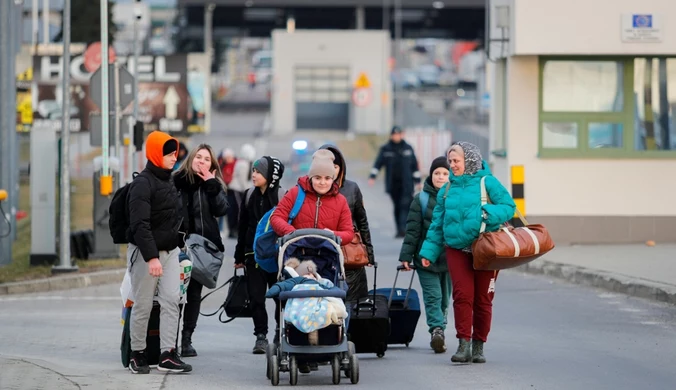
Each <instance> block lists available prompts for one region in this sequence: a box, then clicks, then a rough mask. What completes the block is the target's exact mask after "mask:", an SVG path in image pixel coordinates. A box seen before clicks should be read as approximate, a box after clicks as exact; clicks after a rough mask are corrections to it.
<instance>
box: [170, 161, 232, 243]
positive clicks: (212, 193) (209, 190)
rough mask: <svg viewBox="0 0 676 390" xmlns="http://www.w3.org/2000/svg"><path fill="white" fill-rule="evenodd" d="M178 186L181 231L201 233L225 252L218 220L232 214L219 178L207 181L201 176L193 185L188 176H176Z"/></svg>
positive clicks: (196, 177)
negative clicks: (229, 211)
mask: <svg viewBox="0 0 676 390" xmlns="http://www.w3.org/2000/svg"><path fill="white" fill-rule="evenodd" d="M174 184H175V185H176V188H177V189H178V191H179V193H180V195H181V199H182V203H183V212H182V216H183V225H182V227H181V231H182V232H186V233H188V234H191V233H195V234H199V235H200V236H202V237H204V238H206V239H208V240H209V241H211V242H213V243H214V244H216V246H217V247H218V249H219V250H220V251H221V252H223V251H224V250H225V247H224V246H223V239H222V238H221V231H220V229H219V227H218V220H217V219H216V218H218V217H222V216H224V215H225V214H226V213H227V212H228V197H227V195H226V194H225V190H224V189H223V186H222V185H221V183H220V182H219V181H218V180H216V179H210V180H207V181H204V180H202V178H201V177H199V176H197V175H195V182H194V183H190V180H188V176H187V175H185V174H182V173H176V174H174Z"/></svg>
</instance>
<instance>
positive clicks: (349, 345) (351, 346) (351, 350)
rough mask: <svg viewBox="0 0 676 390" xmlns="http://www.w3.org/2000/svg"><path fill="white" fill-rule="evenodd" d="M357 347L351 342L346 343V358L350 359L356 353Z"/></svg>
mask: <svg viewBox="0 0 676 390" xmlns="http://www.w3.org/2000/svg"><path fill="white" fill-rule="evenodd" d="M356 350H357V347H355V345H354V343H353V342H352V341H348V342H347V356H348V357H350V356H352V355H354V354H355V353H356Z"/></svg>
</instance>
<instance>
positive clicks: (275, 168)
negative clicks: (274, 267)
mask: <svg viewBox="0 0 676 390" xmlns="http://www.w3.org/2000/svg"><path fill="white" fill-rule="evenodd" d="M264 158H265V159H267V160H268V171H267V172H261V174H262V175H263V176H264V177H266V178H270V180H269V181H268V184H267V188H266V191H265V193H263V192H261V190H260V188H257V187H251V188H248V189H247V190H246V191H244V195H243V196H242V203H241V204H240V209H239V229H238V230H237V233H238V236H237V246H236V247H235V264H244V263H245V262H246V260H247V257H249V258H253V242H254V238H255V236H256V227H257V226H258V221H260V220H261V218H263V216H264V215H265V213H267V212H268V211H270V209H272V208H273V207H275V206H277V203H279V200H280V199H281V198H282V197H284V193H285V191H284V190H283V189H282V188H281V187H280V186H279V183H280V182H281V180H282V176H283V175H284V165H283V164H282V162H281V161H279V159H277V158H274V157H270V156H265V157H264Z"/></svg>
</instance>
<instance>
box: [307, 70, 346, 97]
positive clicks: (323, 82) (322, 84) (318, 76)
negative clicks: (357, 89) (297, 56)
mask: <svg viewBox="0 0 676 390" xmlns="http://www.w3.org/2000/svg"><path fill="white" fill-rule="evenodd" d="M349 77H350V74H349V69H348V68H346V67H332V66H326V67H325V66H299V67H296V69H295V81H296V101H299V102H336V103H348V102H349V101H350V90H351V87H350V79H349Z"/></svg>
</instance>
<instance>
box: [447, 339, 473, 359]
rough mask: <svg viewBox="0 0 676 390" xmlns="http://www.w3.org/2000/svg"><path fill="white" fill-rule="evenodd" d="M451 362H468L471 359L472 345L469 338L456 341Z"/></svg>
mask: <svg viewBox="0 0 676 390" xmlns="http://www.w3.org/2000/svg"><path fill="white" fill-rule="evenodd" d="M451 361H452V362H453V363H469V362H471V361H472V347H471V345H470V343H469V339H460V340H459V343H458V350H457V351H456V352H455V355H453V356H451Z"/></svg>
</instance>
